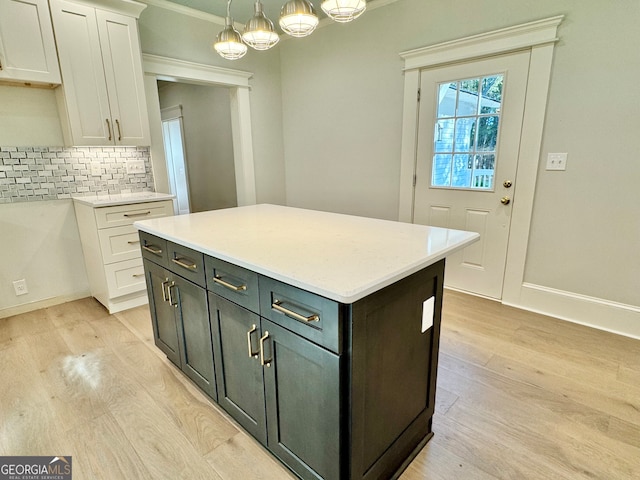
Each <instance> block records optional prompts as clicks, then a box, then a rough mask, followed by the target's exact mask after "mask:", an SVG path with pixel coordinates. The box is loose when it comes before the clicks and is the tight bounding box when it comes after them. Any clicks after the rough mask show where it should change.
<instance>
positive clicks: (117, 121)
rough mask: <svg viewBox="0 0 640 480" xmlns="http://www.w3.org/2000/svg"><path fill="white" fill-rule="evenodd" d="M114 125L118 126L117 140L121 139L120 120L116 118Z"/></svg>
mask: <svg viewBox="0 0 640 480" xmlns="http://www.w3.org/2000/svg"><path fill="white" fill-rule="evenodd" d="M116 127H118V141H121V140H122V132H121V131H120V120H118V119H117V118H116Z"/></svg>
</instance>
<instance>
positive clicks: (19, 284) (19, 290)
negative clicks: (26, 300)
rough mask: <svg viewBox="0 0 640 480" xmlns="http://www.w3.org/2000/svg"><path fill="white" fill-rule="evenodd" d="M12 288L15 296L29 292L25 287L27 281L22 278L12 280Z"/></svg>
mask: <svg viewBox="0 0 640 480" xmlns="http://www.w3.org/2000/svg"><path fill="white" fill-rule="evenodd" d="M13 289H14V290H15V291H16V297H17V296H19V295H26V294H27V293H29V290H28V289H27V281H26V280H25V279H24V278H23V279H22V280H16V281H14V282H13Z"/></svg>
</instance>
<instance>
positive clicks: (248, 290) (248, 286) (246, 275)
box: [204, 256, 260, 313]
mask: <svg viewBox="0 0 640 480" xmlns="http://www.w3.org/2000/svg"><path fill="white" fill-rule="evenodd" d="M204 264H205V267H206V272H207V273H206V276H207V290H210V291H212V292H215V293H217V294H218V295H220V296H221V297H224V298H226V299H227V300H231V301H232V302H234V303H236V304H238V305H240V306H243V307H244V308H246V309H247V310H251V311H252V312H255V313H259V312H260V306H259V301H258V299H259V295H258V274H257V273H255V272H252V271H250V270H247V269H246V268H242V267H238V266H237V265H233V264H231V263H228V262H225V261H223V260H219V259H217V258H213V257H209V256H205V258H204Z"/></svg>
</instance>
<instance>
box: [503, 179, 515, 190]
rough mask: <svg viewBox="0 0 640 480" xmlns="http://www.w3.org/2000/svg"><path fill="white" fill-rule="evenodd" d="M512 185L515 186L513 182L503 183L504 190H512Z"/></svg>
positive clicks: (506, 181)
mask: <svg viewBox="0 0 640 480" xmlns="http://www.w3.org/2000/svg"><path fill="white" fill-rule="evenodd" d="M511 185H513V183H512V182H511V180H505V181H504V182H503V183H502V186H503V187H504V188H511Z"/></svg>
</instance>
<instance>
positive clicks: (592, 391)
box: [486, 355, 640, 426]
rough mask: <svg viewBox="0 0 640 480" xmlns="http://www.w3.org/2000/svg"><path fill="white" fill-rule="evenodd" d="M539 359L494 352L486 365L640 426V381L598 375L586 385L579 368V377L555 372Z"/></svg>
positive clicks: (512, 377) (493, 369) (515, 378)
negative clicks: (593, 382)
mask: <svg viewBox="0 0 640 480" xmlns="http://www.w3.org/2000/svg"><path fill="white" fill-rule="evenodd" d="M539 363H540V362H537V364H532V363H524V362H520V361H517V360H513V359H508V358H504V357H502V356H499V355H495V356H494V357H493V358H492V359H491V360H490V361H489V363H487V365H486V367H487V368H488V369H490V370H492V371H494V372H497V373H499V374H502V375H505V376H508V377H509V378H511V379H514V380H517V381H519V382H523V383H527V384H530V385H534V386H536V387H538V388H541V389H543V390H544V391H545V392H553V393H555V394H558V395H562V396H563V397H564V398H567V399H570V400H573V401H574V402H576V403H578V404H580V405H584V406H586V407H590V408H593V409H595V410H598V411H600V412H602V413H605V414H611V415H613V416H616V417H618V418H620V419H626V420H627V421H628V422H630V423H632V424H635V425H638V426H640V385H627V384H624V383H622V382H618V381H617V380H611V377H601V378H598V379H597V385H595V386H594V385H588V384H585V380H586V378H584V377H585V376H586V375H585V376H583V375H579V374H578V372H576V375H577V376H578V378H571V377H569V376H567V375H557V374H556V373H554V372H553V370H552V369H550V368H549V367H550V366H546V368H545V367H543V366H541V365H540V364H539ZM592 375H593V373H592ZM592 379H593V378H592ZM593 380H596V379H593Z"/></svg>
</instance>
